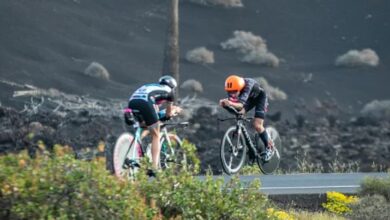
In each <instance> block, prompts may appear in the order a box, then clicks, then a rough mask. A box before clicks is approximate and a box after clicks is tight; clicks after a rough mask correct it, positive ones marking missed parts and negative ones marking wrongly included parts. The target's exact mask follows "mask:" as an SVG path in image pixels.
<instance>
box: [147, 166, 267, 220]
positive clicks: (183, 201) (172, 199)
mask: <svg viewBox="0 0 390 220" xmlns="http://www.w3.org/2000/svg"><path fill="white" fill-rule="evenodd" d="M157 185H158V187H156V186H157ZM141 187H142V191H144V192H148V194H147V198H149V199H155V200H156V202H157V204H158V206H159V207H161V209H162V213H163V215H164V216H165V217H166V218H173V217H175V216H182V217H183V219H267V213H266V201H267V200H266V197H265V196H264V195H263V194H261V193H260V192H259V187H260V183H259V181H256V182H253V183H251V184H250V185H249V186H246V187H244V184H243V183H241V182H240V181H239V179H238V178H236V177H234V178H232V179H231V181H230V182H229V183H227V184H226V185H224V180H223V178H219V179H216V180H215V179H213V178H212V176H209V175H208V176H206V177H205V179H204V180H203V181H202V180H200V179H198V178H197V177H194V176H193V175H191V174H190V173H188V172H182V173H181V174H180V175H178V176H175V175H172V174H171V173H170V172H169V171H168V172H163V173H161V175H159V176H158V177H157V178H156V179H155V180H153V181H145V182H142V184H141Z"/></svg>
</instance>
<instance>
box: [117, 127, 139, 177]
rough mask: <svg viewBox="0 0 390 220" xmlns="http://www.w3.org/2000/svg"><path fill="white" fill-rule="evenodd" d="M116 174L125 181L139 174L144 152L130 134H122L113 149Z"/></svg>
mask: <svg viewBox="0 0 390 220" xmlns="http://www.w3.org/2000/svg"><path fill="white" fill-rule="evenodd" d="M112 157H113V167H114V174H115V175H116V176H117V177H119V178H123V179H133V178H134V177H135V174H136V173H137V172H138V169H139V163H140V158H141V157H142V150H141V146H140V145H139V143H135V142H134V136H133V135H132V134H130V133H123V134H121V135H120V136H119V137H118V139H117V141H116V143H115V146H114V149H113V155H112Z"/></svg>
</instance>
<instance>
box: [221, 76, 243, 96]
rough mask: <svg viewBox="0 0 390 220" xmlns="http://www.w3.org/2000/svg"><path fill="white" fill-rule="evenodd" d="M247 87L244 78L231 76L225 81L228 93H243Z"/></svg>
mask: <svg viewBox="0 0 390 220" xmlns="http://www.w3.org/2000/svg"><path fill="white" fill-rule="evenodd" d="M244 86H245V81H244V78H242V77H239V76H236V75H231V76H229V77H228V78H226V81H225V90H226V91H227V92H233V91H241V90H242V89H243V88H244Z"/></svg>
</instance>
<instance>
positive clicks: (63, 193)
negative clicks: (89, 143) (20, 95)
mask: <svg viewBox="0 0 390 220" xmlns="http://www.w3.org/2000/svg"><path fill="white" fill-rule="evenodd" d="M56 148H57V151H56V152H57V154H56V155H49V154H48V153H47V152H44V153H43V154H38V155H37V156H36V158H34V159H31V158H29V157H28V155H27V153H26V152H22V153H20V154H18V155H6V156H1V157H0V167H1V169H0V186H1V193H0V204H2V205H4V206H3V207H4V208H2V211H1V216H0V217H1V218H10V219H112V218H115V219H121V218H122V219H129V218H132V217H133V218H134V217H135V218H137V219H148V218H151V217H152V216H153V215H154V214H155V213H156V210H154V209H152V208H150V207H149V206H148V205H147V204H146V203H145V201H144V197H143V196H142V195H141V194H140V192H138V191H137V189H136V188H135V187H134V186H132V185H131V184H130V183H127V182H120V181H118V180H117V179H116V178H115V177H113V176H111V175H109V174H108V173H107V171H106V170H105V164H104V161H103V160H99V159H95V160H93V161H91V162H86V161H81V160H76V159H74V155H73V154H71V153H67V152H64V150H63V149H64V148H62V147H59V146H56ZM58 148H61V150H59V149H58Z"/></svg>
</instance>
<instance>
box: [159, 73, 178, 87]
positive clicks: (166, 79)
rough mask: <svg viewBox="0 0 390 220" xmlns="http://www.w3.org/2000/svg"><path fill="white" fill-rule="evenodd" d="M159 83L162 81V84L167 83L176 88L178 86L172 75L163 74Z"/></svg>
mask: <svg viewBox="0 0 390 220" xmlns="http://www.w3.org/2000/svg"><path fill="white" fill-rule="evenodd" d="M158 83H160V84H161V85H167V86H169V87H171V89H174V88H176V86H177V82H176V79H175V78H173V77H172V76H168V75H165V76H162V77H161V78H160V79H159V80H158Z"/></svg>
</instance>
